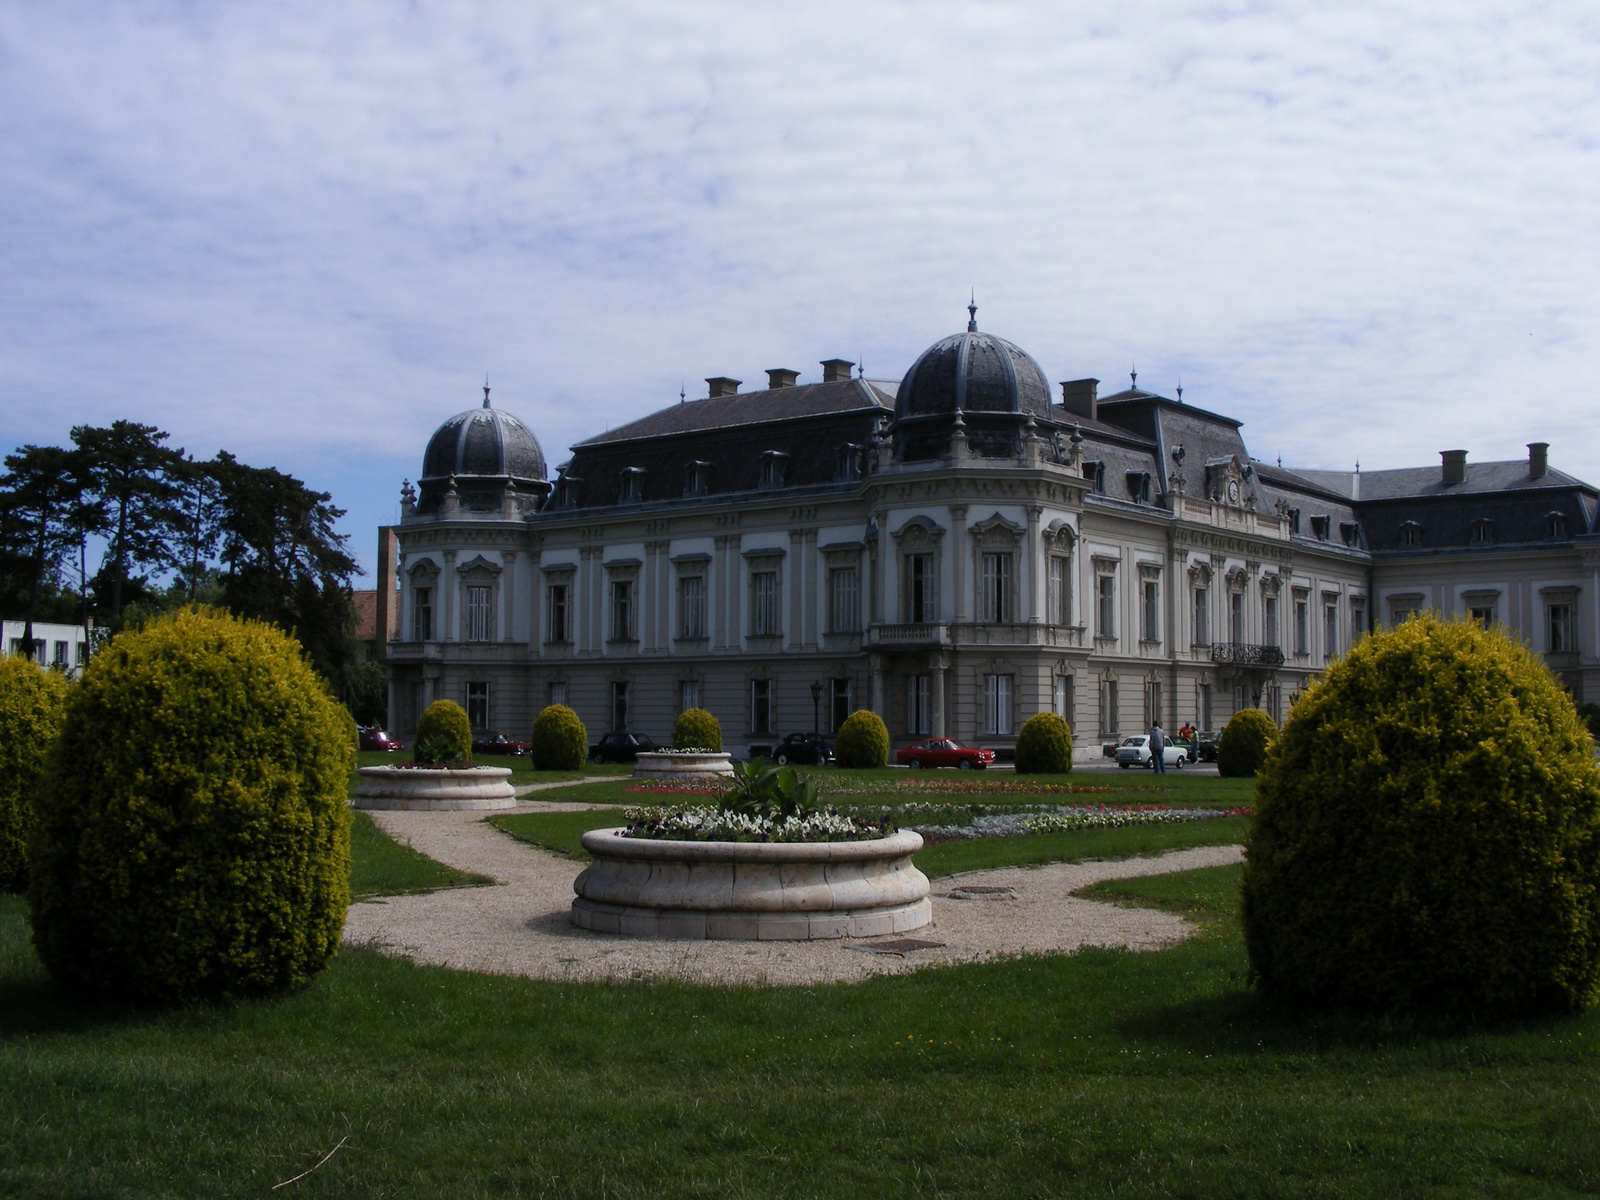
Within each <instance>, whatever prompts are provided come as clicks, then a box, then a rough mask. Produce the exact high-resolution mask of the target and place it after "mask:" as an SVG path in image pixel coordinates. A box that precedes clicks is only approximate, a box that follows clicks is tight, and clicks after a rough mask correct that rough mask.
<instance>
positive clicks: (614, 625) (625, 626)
mask: <svg viewBox="0 0 1600 1200" xmlns="http://www.w3.org/2000/svg"><path fill="white" fill-rule="evenodd" d="M611 640H612V641H614V642H631V641H632V640H633V580H631V579H613V580H612V581H611ZM616 728H618V729H622V728H625V726H622V725H618V726H616Z"/></svg>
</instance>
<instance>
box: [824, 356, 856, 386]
mask: <svg viewBox="0 0 1600 1200" xmlns="http://www.w3.org/2000/svg"><path fill="white" fill-rule="evenodd" d="M853 366H855V363H853V362H850V361H848V360H847V359H843V358H825V359H823V360H822V382H823V383H849V382H850V368H851V367H853Z"/></svg>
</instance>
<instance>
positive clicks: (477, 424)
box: [421, 388, 546, 483]
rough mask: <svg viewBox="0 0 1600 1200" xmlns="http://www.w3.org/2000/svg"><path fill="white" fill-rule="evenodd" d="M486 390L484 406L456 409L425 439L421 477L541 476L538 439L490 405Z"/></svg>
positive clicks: (542, 478)
mask: <svg viewBox="0 0 1600 1200" xmlns="http://www.w3.org/2000/svg"><path fill="white" fill-rule="evenodd" d="M487 393H488V389H487V388H486V389H485V394H484V398H483V407H482V408H469V409H467V411H466V412H461V413H457V414H456V415H455V416H453V417H451V418H450V419H449V420H448V421H446V422H445V423H444V424H443V425H441V426H439V428H438V430H437V431H436V432H435V433H434V435H433V437H431V438H429V439H428V449H427V450H426V451H425V452H424V454H423V456H422V479H421V482H428V481H430V480H435V479H448V478H450V477H451V476H453V475H454V476H459V477H470V476H495V477H501V478H509V479H519V480H532V481H538V482H541V483H542V482H544V481H545V478H546V476H545V464H544V451H543V450H541V449H540V448H539V439H538V438H536V437H534V436H533V433H532V432H531V431H530V430H529V429H528V427H527V426H526V425H524V424H523V423H522V422H521V421H519V420H517V418H515V417H513V416H512V415H511V414H510V413H507V412H502V411H501V410H500V409H498V408H490V407H489V397H488V394H487Z"/></svg>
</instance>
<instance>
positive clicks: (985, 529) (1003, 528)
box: [972, 513, 1022, 546]
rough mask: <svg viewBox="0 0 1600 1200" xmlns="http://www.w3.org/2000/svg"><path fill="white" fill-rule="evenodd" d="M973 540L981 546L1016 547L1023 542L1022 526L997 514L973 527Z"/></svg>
mask: <svg viewBox="0 0 1600 1200" xmlns="http://www.w3.org/2000/svg"><path fill="white" fill-rule="evenodd" d="M972 540H973V542H974V543H975V544H976V545H979V546H1015V545H1016V544H1017V543H1018V542H1019V541H1021V540H1022V526H1021V525H1017V524H1015V523H1013V522H1011V521H1008V520H1006V519H1005V518H1004V517H1002V516H1001V515H1000V514H999V513H995V514H994V515H993V516H992V517H989V518H988V519H987V520H983V521H979V522H978V523H977V524H976V525H974V526H972Z"/></svg>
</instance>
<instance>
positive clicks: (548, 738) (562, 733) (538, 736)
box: [528, 704, 589, 771]
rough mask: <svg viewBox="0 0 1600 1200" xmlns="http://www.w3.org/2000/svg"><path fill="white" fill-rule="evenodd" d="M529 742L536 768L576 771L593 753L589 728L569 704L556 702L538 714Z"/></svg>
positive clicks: (530, 753) (530, 752)
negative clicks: (590, 753)
mask: <svg viewBox="0 0 1600 1200" xmlns="http://www.w3.org/2000/svg"><path fill="white" fill-rule="evenodd" d="M528 744H529V745H530V746H531V747H532V749H531V750H530V751H529V755H530V757H531V758H532V759H533V766H534V770H536V771H576V770H577V769H578V768H579V767H581V766H583V764H584V761H585V760H586V759H587V758H588V757H589V731H588V730H587V729H585V728H584V727H583V722H582V721H580V720H579V719H578V714H577V713H575V712H573V711H572V710H571V709H570V708H568V707H567V706H566V705H565V704H552V705H550V707H549V708H546V709H545V710H543V711H542V712H541V713H540V714H539V715H538V716H537V717H535V718H534V720H533V736H532V737H531V738H530V739H528Z"/></svg>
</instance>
